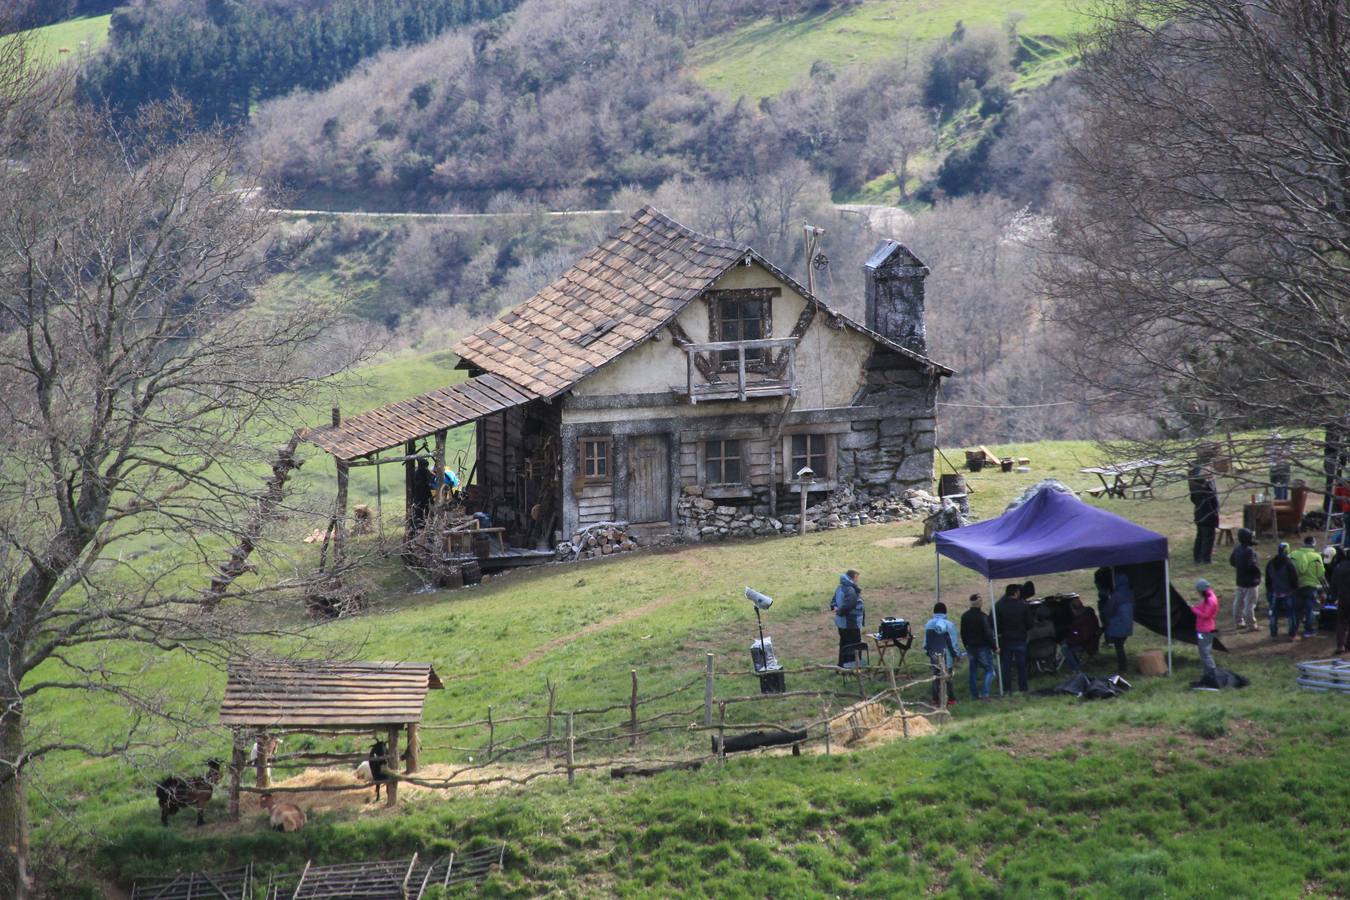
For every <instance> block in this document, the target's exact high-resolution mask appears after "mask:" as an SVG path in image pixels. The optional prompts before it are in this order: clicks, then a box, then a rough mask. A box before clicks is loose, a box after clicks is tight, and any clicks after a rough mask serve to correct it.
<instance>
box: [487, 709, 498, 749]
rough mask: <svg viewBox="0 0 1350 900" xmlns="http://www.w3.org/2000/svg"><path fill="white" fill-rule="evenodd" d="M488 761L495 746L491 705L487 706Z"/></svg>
mask: <svg viewBox="0 0 1350 900" xmlns="http://www.w3.org/2000/svg"><path fill="white" fill-rule="evenodd" d="M487 723H488V761H489V762H491V761H492V751H493V748H494V747H495V746H496V729H495V728H494V727H493V725H492V707H490V706H489V707H488V717H487Z"/></svg>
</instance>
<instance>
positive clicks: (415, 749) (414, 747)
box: [407, 722, 422, 775]
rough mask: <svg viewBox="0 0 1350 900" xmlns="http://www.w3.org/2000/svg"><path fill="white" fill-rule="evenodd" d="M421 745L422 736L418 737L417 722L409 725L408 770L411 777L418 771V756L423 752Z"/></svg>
mask: <svg viewBox="0 0 1350 900" xmlns="http://www.w3.org/2000/svg"><path fill="white" fill-rule="evenodd" d="M420 744H421V739H420V735H418V733H417V724H416V723H415V722H409V723H408V769H407V772H408V774H409V775H411V774H413V773H414V772H416V771H417V766H418V754H419V753H420V752H421V750H422V748H421V747H420V746H419V745H420Z"/></svg>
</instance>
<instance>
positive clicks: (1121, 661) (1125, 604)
mask: <svg viewBox="0 0 1350 900" xmlns="http://www.w3.org/2000/svg"><path fill="white" fill-rule="evenodd" d="M1101 613H1102V622H1103V623H1105V628H1104V629H1103V630H1104V631H1105V632H1106V642H1107V643H1108V644H1110V645H1111V646H1113V647H1115V648H1116V674H1117V675H1124V674H1125V673H1126V671H1127V670H1128V668H1129V663H1128V662H1127V661H1126V659H1125V640H1126V639H1127V638H1128V637H1129V636H1130V635H1132V634H1134V590H1133V589H1131V587H1130V579H1129V578H1128V577H1126V576H1125V575H1123V574H1120V573H1117V574H1116V583H1115V587H1114V588H1113V589H1112V591H1111V593H1110V595H1109V596H1108V597H1107V598H1106V604H1105V605H1104V606H1103V607H1102V610H1101Z"/></svg>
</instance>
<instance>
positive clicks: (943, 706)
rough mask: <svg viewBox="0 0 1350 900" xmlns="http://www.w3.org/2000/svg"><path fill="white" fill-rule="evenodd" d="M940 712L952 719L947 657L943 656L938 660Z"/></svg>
mask: <svg viewBox="0 0 1350 900" xmlns="http://www.w3.org/2000/svg"><path fill="white" fill-rule="evenodd" d="M938 712H940V713H943V714H944V718H951V714H950V713H948V712H947V657H946V656H945V655H943V656H942V657H941V658H939V659H938Z"/></svg>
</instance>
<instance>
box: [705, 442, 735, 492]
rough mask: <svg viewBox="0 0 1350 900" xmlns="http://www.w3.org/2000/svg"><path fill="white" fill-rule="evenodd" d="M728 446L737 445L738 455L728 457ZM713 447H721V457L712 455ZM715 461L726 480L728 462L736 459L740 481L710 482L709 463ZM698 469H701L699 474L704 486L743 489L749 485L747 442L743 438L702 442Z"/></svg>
mask: <svg viewBox="0 0 1350 900" xmlns="http://www.w3.org/2000/svg"><path fill="white" fill-rule="evenodd" d="M727 444H735V445H736V455H735V456H728V455H726V445H727ZM713 445H719V447H718V449H719V450H720V451H721V454H720V455H718V456H714V455H712V452H711V451H712V449H713ZM714 459H715V460H717V461H718V464H719V469H720V471H721V474H722V476H723V478H724V479H725V476H726V474H727V467H726V464H727V460H733V459H734V460H735V461H736V468H737V470H738V471H739V473H740V477H739V478H738V479H736V480H735V481H726V480H722V481H709V480H708V463H709V462H710V461H712V460H714ZM698 467H699V468H698V472H699V483H700V484H702V485H705V486H709V487H733V486H734V487H741V486H743V485H745V484H746V483H747V482H746V475H747V466H746V456H745V441H743V440H742V439H741V438H710V439H707V440H704V441H701V442H700V444H699V455H698Z"/></svg>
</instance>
